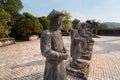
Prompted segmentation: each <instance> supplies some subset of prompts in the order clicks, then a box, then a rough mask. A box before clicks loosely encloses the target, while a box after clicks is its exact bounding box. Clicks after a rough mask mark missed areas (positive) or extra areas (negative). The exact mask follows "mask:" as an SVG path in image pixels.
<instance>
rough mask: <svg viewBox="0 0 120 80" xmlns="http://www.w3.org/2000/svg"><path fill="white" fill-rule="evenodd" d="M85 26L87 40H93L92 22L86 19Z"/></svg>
mask: <svg viewBox="0 0 120 80" xmlns="http://www.w3.org/2000/svg"><path fill="white" fill-rule="evenodd" d="M86 24H87V25H86V28H87V30H88V32H87V33H88V35H89V41H90V42H94V40H93V39H92V36H93V34H92V22H91V21H90V20H87V21H86Z"/></svg>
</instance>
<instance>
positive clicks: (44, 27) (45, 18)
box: [38, 16, 50, 30]
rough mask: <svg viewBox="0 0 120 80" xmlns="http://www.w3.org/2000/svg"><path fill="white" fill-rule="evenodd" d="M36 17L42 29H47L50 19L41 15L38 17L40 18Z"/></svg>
mask: <svg viewBox="0 0 120 80" xmlns="http://www.w3.org/2000/svg"><path fill="white" fill-rule="evenodd" d="M38 19H39V22H40V23H41V24H42V26H43V30H46V29H48V27H49V24H50V21H49V20H48V19H47V17H45V16H42V17H40V18H38Z"/></svg>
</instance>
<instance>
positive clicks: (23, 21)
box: [13, 13, 43, 36]
mask: <svg viewBox="0 0 120 80" xmlns="http://www.w3.org/2000/svg"><path fill="white" fill-rule="evenodd" d="M42 30H43V29H42V25H41V24H40V23H39V20H38V19H37V18H36V17H34V16H32V15H31V14H29V13H23V15H22V16H21V17H20V18H19V19H18V20H16V23H15V26H14V28H13V31H15V32H14V33H16V36H27V35H34V34H40V33H41V32H42Z"/></svg>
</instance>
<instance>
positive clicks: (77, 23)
mask: <svg viewBox="0 0 120 80" xmlns="http://www.w3.org/2000/svg"><path fill="white" fill-rule="evenodd" d="M79 22H80V20H78V19H74V20H73V21H72V24H73V28H74V29H78V28H79Z"/></svg>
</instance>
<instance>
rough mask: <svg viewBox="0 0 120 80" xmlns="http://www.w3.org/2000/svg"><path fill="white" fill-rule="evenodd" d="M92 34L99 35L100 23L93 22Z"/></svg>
mask: <svg viewBox="0 0 120 80" xmlns="http://www.w3.org/2000/svg"><path fill="white" fill-rule="evenodd" d="M92 32H93V33H94V34H95V35H97V34H98V23H97V22H92Z"/></svg>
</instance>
